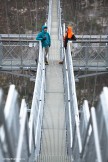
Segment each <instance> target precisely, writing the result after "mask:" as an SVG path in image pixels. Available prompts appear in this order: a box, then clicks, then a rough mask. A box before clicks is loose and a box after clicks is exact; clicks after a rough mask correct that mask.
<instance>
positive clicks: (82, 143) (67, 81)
mask: <svg viewBox="0 0 108 162" xmlns="http://www.w3.org/2000/svg"><path fill="white" fill-rule="evenodd" d="M72 59H73V57H72V56H71V42H69V43H68V48H67V50H66V51H65V49H64V65H63V72H64V89H65V103H66V106H65V107H66V119H67V120H66V122H67V124H66V125H67V141H68V145H67V150H68V154H69V155H72V156H73V159H74V160H75V161H76V162H86V161H87V162H91V161H98V162H107V161H108V156H107V149H108V126H107V122H108V112H107V111H108V100H107V96H108V88H106V87H105V88H103V91H102V93H101V95H100V99H99V102H98V105H97V107H96V109H95V108H94V107H91V108H89V105H88V101H86V100H85V101H84V103H83V105H82V106H81V108H80V110H79V109H78V104H77V96H76V87H75V78H74V70H73V61H72Z"/></svg>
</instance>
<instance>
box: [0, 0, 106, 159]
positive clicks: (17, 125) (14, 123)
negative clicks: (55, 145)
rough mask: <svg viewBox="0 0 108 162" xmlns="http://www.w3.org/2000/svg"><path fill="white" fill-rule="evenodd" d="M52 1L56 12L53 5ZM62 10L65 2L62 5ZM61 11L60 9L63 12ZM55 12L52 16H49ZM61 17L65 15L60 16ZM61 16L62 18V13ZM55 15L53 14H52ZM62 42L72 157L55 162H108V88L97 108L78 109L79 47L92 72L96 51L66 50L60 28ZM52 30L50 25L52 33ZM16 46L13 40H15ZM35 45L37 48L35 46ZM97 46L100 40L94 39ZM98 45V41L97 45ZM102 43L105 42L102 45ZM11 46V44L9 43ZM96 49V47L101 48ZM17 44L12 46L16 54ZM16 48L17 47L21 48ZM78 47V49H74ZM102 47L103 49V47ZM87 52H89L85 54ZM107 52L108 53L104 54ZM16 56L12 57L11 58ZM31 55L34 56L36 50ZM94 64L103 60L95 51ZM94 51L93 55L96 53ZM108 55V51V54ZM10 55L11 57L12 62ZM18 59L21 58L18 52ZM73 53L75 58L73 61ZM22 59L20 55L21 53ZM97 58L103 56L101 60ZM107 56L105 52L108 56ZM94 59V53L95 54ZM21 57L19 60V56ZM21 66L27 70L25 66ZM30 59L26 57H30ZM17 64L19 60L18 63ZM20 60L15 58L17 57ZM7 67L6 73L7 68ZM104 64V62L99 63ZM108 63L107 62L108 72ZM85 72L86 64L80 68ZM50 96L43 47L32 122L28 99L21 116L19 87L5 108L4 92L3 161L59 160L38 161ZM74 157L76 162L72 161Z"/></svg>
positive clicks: (0, 116)
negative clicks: (46, 98) (76, 71)
mask: <svg viewBox="0 0 108 162" xmlns="http://www.w3.org/2000/svg"><path fill="white" fill-rule="evenodd" d="M49 1H50V3H49V4H50V10H51V5H52V1H51V0H49ZM58 6H59V8H60V3H59V4H58ZM59 8H58V9H59ZM50 13H51V11H49V14H50ZM58 13H59V11H58ZM58 15H59V14H58ZM49 16H50V15H49ZM59 23H61V18H60V17H59ZM48 24H50V25H51V17H50V18H49V23H48ZM59 27H60V28H59V39H60V41H61V58H64V64H63V75H64V96H65V103H66V104H65V108H66V129H67V145H66V148H67V157H65V158H63V157H61V158H60V157H59V158H57V157H55V161H57V160H58V159H59V160H61V161H62V162H63V161H64V162H66V161H69V162H70V161H73V162H91V161H93V162H94V161H98V162H107V161H108V154H107V150H108V124H107V122H108V99H107V97H108V88H107V87H104V88H103V91H102V93H101V95H100V98H99V101H98V105H97V107H96V108H95V107H89V104H88V101H86V100H85V101H84V103H83V105H82V106H81V108H80V111H79V109H78V103H77V95H76V86H75V77H74V65H73V64H74V62H75V57H76V54H75V56H74V50H73V46H74V45H75V44H77V47H79V43H81V48H80V49H79V51H78V50H77V52H78V53H80V52H81V51H83V52H84V53H83V52H81V54H78V53H77V58H78V55H80V57H79V58H80V59H81V56H82V59H83V60H84V58H85V68H90V65H88V62H89V61H88V57H87V56H85V57H84V55H86V52H88V51H89V50H92V49H91V48H92V47H91V42H90V41H91V40H84V41H80V42H79V40H78V41H77V42H73V44H71V42H69V43H68V48H67V50H65V49H64V48H63V31H64V28H63V29H62V26H61V25H60V26H59ZM50 29H51V26H49V31H50ZM9 42H10V43H11V41H9ZM13 42H14V43H16V44H17V45H16V46H18V45H21V47H22V48H23V45H22V42H23V43H24V46H27V48H28V47H29V46H30V48H31V47H32V46H34V43H36V41H32V40H31V41H30V40H29V41H15V40H14V41H13ZM84 42H85V43H88V44H89V45H86V46H85V45H83V46H82V43H84ZM30 43H31V44H30ZM93 43H94V40H93ZM95 43H97V42H95ZM98 43H100V42H98ZM103 43H105V44H104V49H105V51H107V49H108V46H107V41H105V42H103ZM5 45H7V43H5V41H4V44H2V43H1V44H0V57H3V53H2V52H1V51H3V48H4V47H5ZM8 45H9V44H8ZM95 45H96V44H95ZM11 46H12V44H11V45H9V49H10V50H11V52H12V51H13V49H12V48H11ZM16 46H15V44H14V48H15V47H16ZM74 48H76V47H75V46H74ZM97 48H99V49H100V48H101V45H99V47H97V46H96V49H97ZM85 51H86V52H85ZM102 51H103V49H102ZM11 52H9V53H8V52H7V53H8V54H10V53H11ZM30 52H31V51H30ZM93 53H94V55H95V56H94V60H96V59H99V58H100V57H102V56H101V53H98V52H97V50H95V52H93ZM93 53H92V52H91V54H93ZM103 53H104V52H103ZM8 54H7V55H6V58H7V57H8ZM14 54H15V53H14ZM71 54H72V56H71ZM15 55H16V54H15ZM96 55H97V56H96ZM106 55H107V53H106V52H105V53H104V56H105V57H107V56H106ZM89 56H90V54H89ZM17 57H19V56H17ZM21 58H22V57H21ZM21 58H20V64H18V66H19V67H20V66H23V64H22V63H21ZM25 58H26V56H25ZM12 59H13V58H12ZM14 59H15V58H14ZM0 63H1V68H2V63H3V62H0ZM98 64H99V63H98ZM106 64H107V61H106V62H105V65H104V66H105V67H106V68H107V66H106ZM79 67H81V65H80V66H79ZM44 91H45V64H44V50H43V49H42V47H41V43H39V57H38V64H37V75H36V80H35V87H34V92H33V99H32V106H31V111H30V117H29V120H28V115H27V105H26V102H25V100H24V99H23V100H22V103H21V107H20V111H19V104H18V99H17V98H18V93H17V91H16V90H15V86H14V85H11V86H10V89H9V93H8V96H7V100H6V103H5V104H4V100H3V92H2V90H0V161H1V162H3V161H7V160H9V161H11V162H12V161H13V160H14V161H15V162H20V161H26V162H33V161H39V162H41V161H43V162H44V161H54V159H52V157H50V156H49V157H48V158H47V159H46V158H42V159H41V157H40V159H37V157H38V155H39V152H40V149H41V148H40V141H41V128H42V119H43V108H44ZM68 157H70V158H68Z"/></svg>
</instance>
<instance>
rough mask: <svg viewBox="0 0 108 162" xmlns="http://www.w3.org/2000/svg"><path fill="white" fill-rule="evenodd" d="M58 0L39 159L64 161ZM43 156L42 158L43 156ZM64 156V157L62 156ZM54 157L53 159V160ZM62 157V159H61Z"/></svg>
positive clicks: (52, 27)
mask: <svg viewBox="0 0 108 162" xmlns="http://www.w3.org/2000/svg"><path fill="white" fill-rule="evenodd" d="M57 36H58V20H57V0H53V2H52V25H51V39H52V41H51V48H50V52H49V66H47V67H46V92H45V107H44V117H43V128H42V142H41V152H40V158H38V160H39V161H42V159H44V158H45V159H47V161H48V159H49V161H58V160H57V159H59V161H63V158H64V157H65V156H66V126H65V106H64V89H63V74H62V66H60V65H59V64H58V62H59V60H60V56H59V54H60V43H59V40H58V37H57ZM41 157H42V158H41ZM61 157H62V158H61ZM51 159H53V160H51ZM60 159H61V160H60ZM66 159H67V158H66Z"/></svg>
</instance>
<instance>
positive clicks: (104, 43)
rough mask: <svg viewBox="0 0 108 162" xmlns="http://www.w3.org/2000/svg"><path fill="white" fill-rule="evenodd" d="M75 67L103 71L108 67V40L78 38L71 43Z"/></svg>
mask: <svg viewBox="0 0 108 162" xmlns="http://www.w3.org/2000/svg"><path fill="white" fill-rule="evenodd" d="M71 53H72V57H73V64H74V69H77V70H78V69H79V68H80V69H82V70H85V68H86V69H88V70H97V71H102V70H106V69H107V68H108V40H99V39H95V40H77V41H76V42H72V43H71Z"/></svg>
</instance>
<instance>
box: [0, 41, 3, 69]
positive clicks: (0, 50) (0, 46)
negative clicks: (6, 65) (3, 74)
mask: <svg viewBox="0 0 108 162" xmlns="http://www.w3.org/2000/svg"><path fill="white" fill-rule="evenodd" d="M2 58H3V44H2V42H0V68H1V65H2Z"/></svg>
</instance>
